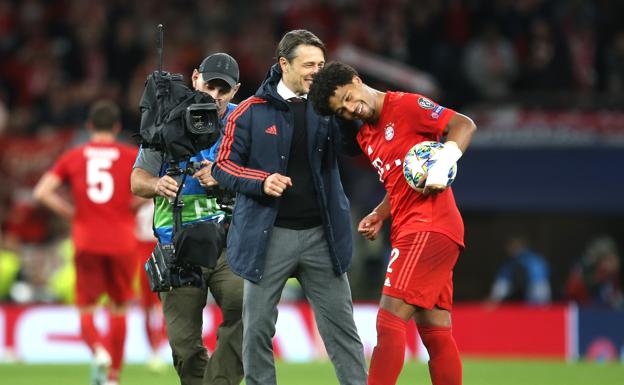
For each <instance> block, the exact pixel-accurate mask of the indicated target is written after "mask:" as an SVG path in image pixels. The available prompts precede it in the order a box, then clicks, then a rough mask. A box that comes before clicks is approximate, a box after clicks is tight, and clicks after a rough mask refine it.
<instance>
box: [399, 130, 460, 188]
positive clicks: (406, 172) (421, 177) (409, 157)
mask: <svg viewBox="0 0 624 385" xmlns="http://www.w3.org/2000/svg"><path fill="white" fill-rule="evenodd" d="M443 148H444V144H442V143H440V142H433V141H427V142H420V143H418V144H417V145H415V146H414V147H412V148H411V149H410V150H409V151H408V152H407V154H406V155H405V160H403V176H404V177H405V181H407V184H409V185H410V187H411V188H413V189H414V190H416V191H421V190H422V189H423V187H424V186H425V177H426V175H427V172H428V171H429V168H430V167H431V166H433V164H434V163H435V159H436V153H438V152H439V151H440V150H442V149H443ZM456 175H457V164H454V165H453V167H451V169H450V170H449V175H448V177H449V179H448V182H447V184H446V185H447V186H450V185H451V183H453V181H454V180H455V176H456Z"/></svg>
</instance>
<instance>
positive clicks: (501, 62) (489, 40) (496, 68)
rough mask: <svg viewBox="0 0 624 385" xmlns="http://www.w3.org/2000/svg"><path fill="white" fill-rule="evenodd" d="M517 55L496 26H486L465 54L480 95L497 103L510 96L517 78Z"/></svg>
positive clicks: (475, 86)
mask: <svg viewBox="0 0 624 385" xmlns="http://www.w3.org/2000/svg"><path fill="white" fill-rule="evenodd" d="M516 67H517V66H516V56H515V54H514V51H513V48H512V46H511V44H510V43H509V41H508V40H507V39H505V38H504V37H503V36H502V35H501V33H500V31H499V29H498V27H497V26H496V24H494V23H486V24H485V25H484V26H483V30H482V32H481V34H480V36H479V37H478V38H477V39H476V40H474V41H472V42H471V43H470V45H468V47H467V48H466V51H465V54H464V70H465V72H466V76H467V77H468V81H469V82H470V83H471V85H472V86H473V87H474V88H475V89H476V90H477V93H478V94H479V96H481V97H482V98H484V99H487V100H496V99H501V98H503V99H504V98H506V97H507V96H509V92H510V90H511V83H512V81H513V79H514V77H515V76H516V69H517V68H516Z"/></svg>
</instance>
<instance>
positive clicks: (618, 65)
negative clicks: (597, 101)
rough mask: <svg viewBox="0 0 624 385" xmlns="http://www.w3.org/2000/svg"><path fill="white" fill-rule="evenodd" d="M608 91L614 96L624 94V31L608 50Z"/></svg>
mask: <svg viewBox="0 0 624 385" xmlns="http://www.w3.org/2000/svg"><path fill="white" fill-rule="evenodd" d="M606 61H607V75H606V76H607V89H608V91H609V92H610V93H612V94H613V95H616V94H619V95H622V94H623V93H624V30H621V31H619V32H618V33H617V34H616V35H615V37H614V38H613V42H612V43H611V46H610V48H609V49H608V50H607V58H606Z"/></svg>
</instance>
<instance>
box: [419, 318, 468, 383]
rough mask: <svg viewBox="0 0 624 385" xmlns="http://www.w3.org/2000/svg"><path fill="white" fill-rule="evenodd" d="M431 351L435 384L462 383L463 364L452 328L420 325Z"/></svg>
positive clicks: (432, 373)
mask: <svg viewBox="0 0 624 385" xmlns="http://www.w3.org/2000/svg"><path fill="white" fill-rule="evenodd" d="M418 333H419V334H420V338H421V339H422V342H423V344H424V345H425V347H426V348H427V351H428V352H429V374H430V375H431V383H432V384H433V385H461V383H462V364H461V359H460V358H459V350H457V345H456V344H455V339H454V338H453V334H452V332H451V328H447V327H435V326H418Z"/></svg>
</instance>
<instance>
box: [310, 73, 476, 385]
mask: <svg viewBox="0 0 624 385" xmlns="http://www.w3.org/2000/svg"><path fill="white" fill-rule="evenodd" d="M309 98H311V100H312V103H313V104H314V107H315V109H316V110H317V111H318V112H319V113H321V114H322V115H331V114H335V115H337V116H339V117H342V118H344V119H348V120H361V121H363V122H364V124H363V125H362V127H361V128H360V130H359V132H358V134H357V137H356V139H357V141H358V143H359V145H360V147H361V148H362V150H363V151H364V153H365V154H366V155H367V156H368V158H369V159H370V161H371V164H372V165H373V167H374V168H375V169H376V170H377V173H378V174H379V180H380V181H381V182H382V183H383V184H384V187H385V189H386V192H387V193H386V197H385V198H384V200H383V201H382V202H381V203H380V204H379V206H377V207H376V208H375V210H373V211H372V212H371V213H370V214H368V215H367V216H366V217H364V218H363V219H362V220H361V221H360V223H359V226H358V231H359V232H360V233H361V234H363V235H364V236H365V237H366V238H367V239H371V240H372V239H375V237H376V236H377V234H378V233H379V230H380V229H381V225H382V223H383V221H384V220H385V219H388V218H389V217H390V216H392V226H391V236H390V241H391V244H392V251H391V253H390V260H389V262H388V268H387V272H386V278H385V282H384V287H383V292H382V296H381V301H380V304H379V308H380V309H379V312H378V315H377V346H376V347H375V349H374V350H373V357H372V360H371V366H370V371H369V377H368V384H369V385H382V384H383V385H390V384H395V383H396V381H397V378H398V376H399V373H400V372H401V369H402V368H403V360H404V355H405V335H406V326H407V322H408V321H409V320H410V318H413V319H414V321H415V322H416V325H417V327H418V332H419V334H420V337H421V339H422V341H423V344H424V345H425V347H426V348H427V351H428V352H429V357H430V360H429V373H430V375H431V382H432V383H433V385H458V384H461V381H462V368H461V360H460V356H459V351H458V349H457V345H456V344H455V340H454V339H453V335H452V332H451V308H452V304H453V280H452V278H453V268H454V266H455V263H456V261H457V258H458V256H459V253H460V251H461V250H462V249H463V247H464V225H463V222H462V219H461V215H460V214H459V211H458V209H457V206H456V204H455V199H454V197H453V193H452V191H451V189H450V188H447V186H446V184H447V181H448V174H449V170H450V168H451V167H452V166H453V164H455V162H456V161H457V160H458V159H459V158H460V157H461V155H462V153H463V152H464V151H465V150H466V148H467V146H468V144H469V143H470V140H471V138H472V135H473V133H474V131H475V130H476V126H475V124H474V123H473V122H472V120H471V119H470V118H468V117H466V116H464V115H462V114H459V113H456V112H455V111H452V110H451V109H448V108H445V107H442V106H440V105H438V104H436V103H434V102H433V101H431V100H430V99H428V98H426V97H424V96H421V95H417V94H411V93H404V92H386V93H384V92H380V91H378V90H375V89H373V88H371V87H369V86H367V85H366V84H364V83H363V82H362V80H361V79H360V77H359V76H358V73H357V72H356V71H355V70H354V69H353V68H352V67H350V66H348V65H346V64H342V63H337V62H334V63H330V64H328V65H326V66H325V68H323V69H322V70H321V71H320V72H319V73H318V74H317V75H316V76H315V78H314V81H313V84H312V87H311V89H310V94H309ZM443 136H446V142H445V146H444V149H443V150H442V151H441V152H440V153H439V154H438V155H437V160H436V163H435V164H434V165H433V166H432V167H431V168H430V170H429V173H428V175H427V179H426V182H425V184H424V186H423V189H422V191H416V190H415V189H412V188H411V187H410V186H409V185H408V184H407V182H406V181H405V179H404V177H403V167H402V165H403V159H404V157H405V154H406V153H407V152H408V150H409V149H410V148H411V147H412V146H414V145H415V144H417V143H419V142H422V141H440V140H441V139H442V137H443Z"/></svg>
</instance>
